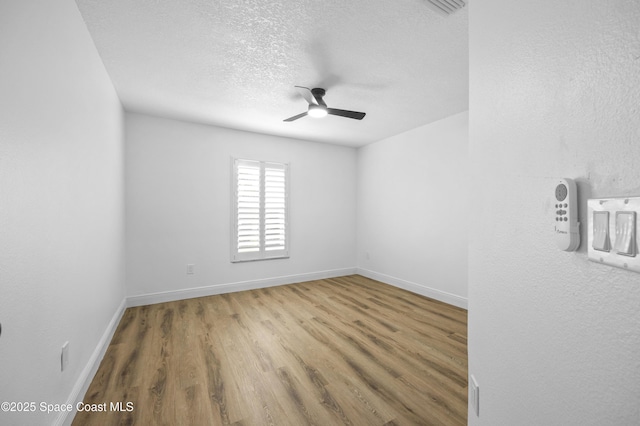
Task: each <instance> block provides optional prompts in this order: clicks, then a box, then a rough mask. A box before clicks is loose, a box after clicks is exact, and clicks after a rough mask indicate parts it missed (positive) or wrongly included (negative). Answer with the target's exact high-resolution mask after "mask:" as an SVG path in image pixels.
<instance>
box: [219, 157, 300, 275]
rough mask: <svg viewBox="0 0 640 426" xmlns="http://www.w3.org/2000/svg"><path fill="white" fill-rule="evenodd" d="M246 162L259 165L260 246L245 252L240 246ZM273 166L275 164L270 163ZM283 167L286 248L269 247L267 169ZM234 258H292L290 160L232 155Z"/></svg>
mask: <svg viewBox="0 0 640 426" xmlns="http://www.w3.org/2000/svg"><path fill="white" fill-rule="evenodd" d="M241 166H245V167H247V168H249V167H258V168H259V182H258V185H259V192H258V193H259V195H258V197H259V213H258V215H259V229H258V234H259V235H258V238H259V243H258V247H257V248H258V249H257V251H246V252H241V251H240V248H239V245H240V244H239V227H240V224H239V211H238V210H239V192H240V190H239V186H238V181H239V167H241ZM269 166H271V167H269ZM269 169H271V170H282V171H283V173H284V208H283V209H280V210H282V211H283V213H284V224H283V229H284V239H283V241H284V248H283V249H267V244H266V234H267V233H266V231H267V226H266V216H267V210H268V208H267V206H266V204H267V203H266V200H267V195H266V191H265V187H266V181H267V179H265V176H266V172H267V170H269ZM231 175H232V177H231V262H232V263H240V262H252V261H258V260H271V259H287V258H289V250H290V234H291V226H290V216H289V207H290V206H289V205H290V201H289V200H290V197H289V192H290V186H291V183H290V173H289V163H282V162H276V161H264V160H251V159H246V158H238V157H232V158H231Z"/></svg>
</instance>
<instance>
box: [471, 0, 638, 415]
mask: <svg viewBox="0 0 640 426" xmlns="http://www.w3.org/2000/svg"><path fill="white" fill-rule="evenodd" d="M469 7H470V8H471V9H470V37H469V39H470V87H471V90H470V120H469V128H470V132H469V134H470V162H471V182H472V185H471V188H472V191H471V194H472V196H471V205H472V206H473V215H472V220H471V225H470V242H469V372H470V373H471V374H473V375H474V376H475V377H476V378H477V380H478V383H479V385H480V389H481V390H480V417H479V418H478V417H476V415H475V414H474V413H473V412H471V411H470V412H469V424H471V425H491V426H500V425H509V426H510V425H519V426H523V425H563V426H566V425H605V424H606V425H637V424H638V422H639V421H640V420H639V419H640V275H639V274H634V273H630V272H625V271H622V270H618V269H614V268H610V267H607V266H603V265H599V264H594V263H590V262H588V261H587V256H586V251H585V244H584V243H583V245H582V247H581V248H580V249H579V251H578V252H575V253H565V252H561V251H559V250H558V249H556V248H555V246H554V241H553V232H552V229H553V219H552V218H553V214H554V213H553V211H554V209H553V198H552V197H553V189H554V187H555V181H554V180H555V178H557V177H569V178H575V179H578V181H579V196H580V197H581V210H580V219H581V222H582V223H583V227H582V239H583V241H584V240H586V233H585V227H584V224H585V223H586V199H587V198H597V197H605V196H639V195H640V131H639V130H638V129H640V111H639V109H638V105H639V101H640V59H639V58H640V33H639V28H640V26H639V23H640V3H639V2H637V1H624V0H616V1H596V0H580V1H577V0H574V1H563V2H558V1H552V0H544V1H536V2H514V1H511V0H484V1H480V2H470V4H469Z"/></svg>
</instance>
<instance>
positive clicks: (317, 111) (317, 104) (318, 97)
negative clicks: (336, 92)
mask: <svg viewBox="0 0 640 426" xmlns="http://www.w3.org/2000/svg"><path fill="white" fill-rule="evenodd" d="M295 87H297V88H299V89H304V91H303V93H304V98H305V99H306V100H307V102H308V103H309V110H308V111H305V112H303V113H302V114H298V115H294V116H293V117H289V118H287V119H286V120H283V121H294V120H297V119H298V118H302V117H304V116H306V115H310V116H312V117H324V116H326V115H327V114H329V115H338V116H340V117H346V118H353V119H355V120H362V119H363V118H364V116H365V115H366V113H364V112H357V111H347V110H345V109H335V108H329V107H327V104H326V103H325V102H324V100H323V99H322V98H323V96H324V95H325V93H326V91H325V90H324V89H320V88H318V87H316V88H314V89H309V88H308V87H303V86H295Z"/></svg>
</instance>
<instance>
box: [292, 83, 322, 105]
mask: <svg viewBox="0 0 640 426" xmlns="http://www.w3.org/2000/svg"><path fill="white" fill-rule="evenodd" d="M293 87H296V88H298V89H302V90H300V93H301V94H302V97H303V98H304V100H305V101H307V103H308V104H309V105H318V101H316V98H315V97H314V96H313V95H312V94H311V89H309V88H308V87H304V86H293Z"/></svg>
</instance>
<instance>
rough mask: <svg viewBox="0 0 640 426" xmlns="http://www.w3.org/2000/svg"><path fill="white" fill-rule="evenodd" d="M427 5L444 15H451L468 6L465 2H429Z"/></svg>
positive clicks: (447, 0) (440, 0) (451, 0)
mask: <svg viewBox="0 0 640 426" xmlns="http://www.w3.org/2000/svg"><path fill="white" fill-rule="evenodd" d="M427 3H428V4H429V5H430V6H432V7H431V9H433V10H435V11H437V12H440V13H441V14H443V15H451V14H453V13H455V12H457V11H458V10H460V9H462V8H463V7H465V6H466V5H467V3H466V2H464V1H463V0H427Z"/></svg>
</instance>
